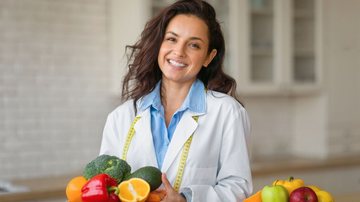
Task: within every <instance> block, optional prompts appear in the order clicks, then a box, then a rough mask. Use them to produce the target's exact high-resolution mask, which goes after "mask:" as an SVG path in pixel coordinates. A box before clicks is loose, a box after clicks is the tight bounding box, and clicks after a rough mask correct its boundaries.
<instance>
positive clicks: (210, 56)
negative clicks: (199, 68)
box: [203, 49, 217, 67]
mask: <svg viewBox="0 0 360 202" xmlns="http://www.w3.org/2000/svg"><path fill="white" fill-rule="evenodd" d="M216 53H217V50H216V49H212V50H211V52H210V54H209V55H208V56H207V58H206V60H205V62H204V65H203V66H204V67H207V66H208V65H209V64H210V62H211V61H212V60H213V59H214V57H215V56H216Z"/></svg>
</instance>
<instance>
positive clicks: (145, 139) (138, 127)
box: [134, 108, 157, 167]
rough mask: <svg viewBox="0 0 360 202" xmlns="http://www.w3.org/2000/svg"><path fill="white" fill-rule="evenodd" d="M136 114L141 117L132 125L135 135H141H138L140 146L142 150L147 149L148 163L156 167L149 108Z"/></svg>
mask: <svg viewBox="0 0 360 202" xmlns="http://www.w3.org/2000/svg"><path fill="white" fill-rule="evenodd" d="M137 116H140V117H141V118H140V119H139V120H138V121H137V122H136V124H135V125H134V130H135V135H138V137H139V136H141V137H139V140H140V142H141V147H143V151H147V152H146V154H145V155H147V156H148V162H149V163H150V164H148V165H149V166H155V167H157V161H156V155H155V148H154V142H153V136H152V133H151V125H150V117H151V116H150V108H147V109H146V110H144V111H141V112H139V113H138V115H137ZM139 155H140V154H139Z"/></svg>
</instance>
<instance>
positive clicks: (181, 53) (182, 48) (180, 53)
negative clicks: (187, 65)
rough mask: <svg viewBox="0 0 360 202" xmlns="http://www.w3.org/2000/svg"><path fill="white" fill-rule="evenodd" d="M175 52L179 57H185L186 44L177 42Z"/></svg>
mask: <svg viewBox="0 0 360 202" xmlns="http://www.w3.org/2000/svg"><path fill="white" fill-rule="evenodd" d="M173 53H174V55H175V56H177V57H185V45H183V44H180V43H178V44H176V45H175V46H174V49H173Z"/></svg>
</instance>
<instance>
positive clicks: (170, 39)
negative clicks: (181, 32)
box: [165, 37, 176, 42]
mask: <svg viewBox="0 0 360 202" xmlns="http://www.w3.org/2000/svg"><path fill="white" fill-rule="evenodd" d="M165 40H166V41H171V42H174V41H176V39H175V38H173V37H168V38H165Z"/></svg>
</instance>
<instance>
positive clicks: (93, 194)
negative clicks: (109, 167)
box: [81, 174, 120, 202]
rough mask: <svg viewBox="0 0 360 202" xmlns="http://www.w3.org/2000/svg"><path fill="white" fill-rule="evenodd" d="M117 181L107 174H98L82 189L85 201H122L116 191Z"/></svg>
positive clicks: (82, 197)
mask: <svg viewBox="0 0 360 202" xmlns="http://www.w3.org/2000/svg"><path fill="white" fill-rule="evenodd" d="M116 186H117V182H116V180H115V179H113V178H111V177H110V176H109V175H107V174H98V175H96V176H94V177H92V178H91V179H89V181H88V182H87V183H86V184H85V185H84V186H83V187H82V189H81V199H82V201H83V202H120V199H119V197H118V196H117V195H116V194H115V193H114V191H116Z"/></svg>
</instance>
